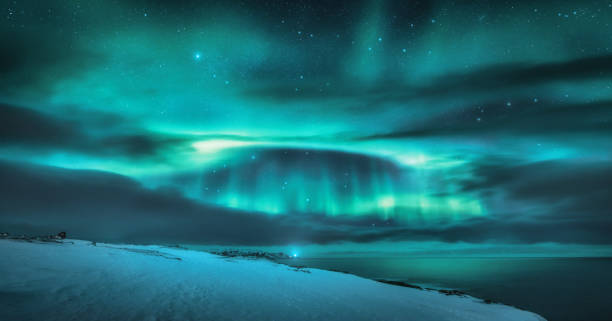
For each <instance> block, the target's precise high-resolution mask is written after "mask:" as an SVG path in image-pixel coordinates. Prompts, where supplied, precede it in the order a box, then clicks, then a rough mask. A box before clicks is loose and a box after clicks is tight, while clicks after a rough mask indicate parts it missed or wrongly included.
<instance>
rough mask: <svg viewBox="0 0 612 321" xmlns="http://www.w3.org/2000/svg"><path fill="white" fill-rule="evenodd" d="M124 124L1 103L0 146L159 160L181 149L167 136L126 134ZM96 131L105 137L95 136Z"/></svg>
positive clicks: (94, 115)
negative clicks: (55, 113) (58, 114)
mask: <svg viewBox="0 0 612 321" xmlns="http://www.w3.org/2000/svg"><path fill="white" fill-rule="evenodd" d="M67 119H70V120H67ZM124 122H127V120H122V119H120V118H116V117H113V116H111V115H108V114H104V113H97V112H87V113H83V112H80V114H79V117H77V118H72V119H71V117H70V116H68V117H62V118H60V117H56V116H54V115H51V114H47V113H43V112H39V111H36V110H33V109H28V108H23V107H16V106H11V105H7V104H0V147H16V148H22V149H27V150H35V151H37V152H49V151H70V152H74V153H81V154H88V155H95V156H102V157H105V156H108V157H110V156H112V157H124V158H143V157H155V158H158V159H160V160H162V159H163V155H162V151H165V150H167V149H171V148H180V147H181V146H182V144H184V143H185V142H186V140H185V139H182V138H180V137H166V136H161V135H157V134H153V133H149V132H147V131H144V130H138V129H130V130H127V131H125V130H122V129H121V124H123V123H124ZM96 132H104V134H103V135H97V134H94V133H96ZM98 136H100V137H98ZM184 148H188V147H184Z"/></svg>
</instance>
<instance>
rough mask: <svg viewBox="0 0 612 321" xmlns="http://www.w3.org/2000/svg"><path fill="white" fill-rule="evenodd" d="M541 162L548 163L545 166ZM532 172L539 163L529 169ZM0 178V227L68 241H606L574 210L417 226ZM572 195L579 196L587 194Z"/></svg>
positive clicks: (130, 188)
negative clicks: (60, 234) (62, 233)
mask: <svg viewBox="0 0 612 321" xmlns="http://www.w3.org/2000/svg"><path fill="white" fill-rule="evenodd" d="M542 166H543V167H547V166H546V164H542ZM538 168H540V169H541V168H542V167H537V168H534V169H533V171H534V172H536V171H537V170H538ZM600 174H601V172H600ZM593 175H594V174H593ZM0 176H1V177H2V178H3V180H2V182H1V184H0V228H1V229H3V230H9V231H11V232H13V233H17V232H24V233H50V232H53V231H57V230H67V231H68V232H69V233H70V234H71V235H72V236H73V237H78V238H84V239H92V240H104V241H123V242H166V243H211V244H212V243H215V244H242V245H247V244H250V245H272V244H289V243H320V244H326V243H332V242H340V241H353V242H372V241H378V240H392V241H399V240H413V241H414V240H441V241H448V242H458V241H464V242H475V243H480V242H487V241H492V242H510V243H534V242H571V243H604V244H610V243H612V237H610V235H609V233H608V231H609V230H610V228H612V219H610V218H609V213H603V212H602V213H600V214H598V216H595V217H593V216H588V215H586V214H584V213H574V214H573V215H565V216H561V217H558V218H557V219H552V218H553V216H554V215H552V214H553V213H550V214H551V217H550V219H537V218H524V217H516V218H512V216H511V215H495V214H492V215H491V216H490V217H483V218H475V219H471V220H465V221H460V222H458V223H454V224H451V225H448V224H446V225H439V226H422V227H419V228H417V227H406V226H405V225H402V224H400V223H397V222H394V221H392V220H389V221H384V220H380V219H376V218H374V217H368V216H365V217H354V216H338V217H326V216H324V215H318V214H311V215H297V214H296V215H290V214H286V215H276V216H270V215H266V214H263V213H249V212H243V211H238V210H232V209H227V208H221V207H216V206H210V205H204V204H202V203H199V202H197V201H194V200H191V199H188V198H185V197H184V196H182V195H181V194H180V193H179V192H177V191H176V190H171V189H155V190H151V189H146V188H144V187H142V186H141V185H140V184H139V183H137V182H136V181H134V180H132V179H129V178H126V177H123V176H120V175H115V174H109V173H104V172H97V171H83V170H67V169H60V168H54V167H47V166H34V165H17V164H14V163H7V162H1V163H0ZM502 176H503V177H502ZM502 176H500V177H497V178H495V177H491V178H489V180H488V181H483V182H482V183H480V184H482V185H480V186H481V188H485V186H497V187H500V186H502V187H503V186H508V185H509V183H508V182H509V180H511V179H509V178H507V177H505V176H504V175H502ZM576 176H580V175H576ZM576 176H571V177H568V178H567V181H566V182H564V183H566V184H569V183H573V184H575V185H576V186H580V184H581V182H586V183H587V184H589V183H592V184H595V185H596V186H586V187H585V188H590V187H593V188H603V190H602V191H601V193H602V194H609V187H607V186H605V185H604V184H605V183H606V182H608V179H609V178H610V176H609V175H608V176H603V178H601V179H595V180H592V179H591V178H592V176H585V177H584V178H583V180H581V181H576ZM535 181H536V182H537V179H536V180H535ZM596 182H599V183H596ZM532 183H533V182H532ZM525 184H530V182H525ZM550 184H551V185H550V186H547V187H548V188H547V189H545V190H547V191H548V192H543V191H542V189H543V188H544V187H543V186H541V185H537V184H535V185H534V186H533V193H534V194H538V193H540V195H541V196H542V195H546V194H547V193H549V194H550V197H551V198H552V199H562V197H563V195H565V193H568V194H570V192H577V191H578V190H579V189H580V188H579V187H576V188H575V189H571V188H570V187H567V185H562V186H563V187H560V188H559V187H557V188H556V189H555V188H554V186H557V184H559V182H557V181H553V182H551V183H550ZM524 186H526V185H520V186H519V187H516V188H514V190H509V191H508V192H509V193H510V194H511V195H512V196H513V197H517V198H520V199H521V200H525V201H550V200H549V199H548V198H547V197H548V196H547V197H545V198H544V199H537V198H533V197H532V198H531V199H527V198H525V197H523V195H522V194H521V193H525V191H523V190H522V189H521V188H523V187H524ZM475 187H476V186H471V187H470V188H475ZM568 189H569V190H568ZM589 190H590V189H589ZM573 194H574V195H573V197H574V198H578V199H579V198H580V197H581V196H580V195H586V194H587V193H586V192H585V193H582V194H579V195H575V194H578V193H573ZM553 195H555V196H553ZM602 205H603V204H599V205H598V207H596V208H600V207H601V206H602ZM555 210H557V209H555ZM555 215H556V214H555ZM554 217H556V216H554Z"/></svg>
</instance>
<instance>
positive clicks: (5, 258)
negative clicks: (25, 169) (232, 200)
mask: <svg viewBox="0 0 612 321" xmlns="http://www.w3.org/2000/svg"><path fill="white" fill-rule="evenodd" d="M0 255H1V256H2V260H0V306H2V308H1V309H0V319H1V320H415V321H428V320H449V321H450V320H452V321H461V320H472V321H478V320H482V321H495V320H497V321H503V320H520V321H530V320H534V321H535V320H538V321H541V320H544V319H543V318H541V317H540V316H538V315H536V314H534V313H531V312H528V311H523V310H519V309H516V308H513V307H509V306H505V305H501V304H485V303H483V302H482V300H480V299H476V298H472V297H469V296H466V297H460V296H447V295H444V294H440V293H438V292H435V291H423V290H418V289H412V288H407V287H400V286H394V285H390V284H384V283H380V282H376V281H373V280H368V279H364V278H360V277H357V276H354V275H350V274H343V273H337V272H330V271H323V270H317V269H295V268H291V267H288V266H285V265H280V264H276V263H273V262H270V261H266V260H249V259H241V258H225V257H221V256H216V255H213V254H209V253H204V252H199V251H191V250H185V249H180V248H171V247H161V246H136V245H117V244H100V243H98V244H97V245H93V243H91V242H87V241H79V240H67V242H65V243H64V244H57V243H29V242H24V241H15V240H0Z"/></svg>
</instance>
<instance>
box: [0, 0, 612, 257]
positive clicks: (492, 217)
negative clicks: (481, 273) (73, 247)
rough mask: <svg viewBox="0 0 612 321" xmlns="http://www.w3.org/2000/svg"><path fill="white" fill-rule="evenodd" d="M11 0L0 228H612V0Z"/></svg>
mask: <svg viewBox="0 0 612 321" xmlns="http://www.w3.org/2000/svg"><path fill="white" fill-rule="evenodd" d="M0 8H1V9H2V16H1V18H2V19H1V20H0V37H1V39H2V51H1V53H0V178H1V180H2V183H0V229H3V230H4V229H6V230H10V231H19V232H24V233H26V232H28V233H33V232H45V231H47V230H54V229H58V230H59V229H62V230H68V231H69V232H70V233H71V234H72V235H76V236H77V237H82V238H90V239H91V238H94V239H96V238H97V239H107V240H111V241H138V242H155V241H158V242H175V243H178V242H184V243H194V244H200V243H201V244H205V243H211V244H239V245H275V246H276V245H278V246H282V245H288V244H323V245H326V244H349V243H350V244H360V246H363V245H364V244H365V245H367V244H374V243H377V242H382V243H385V244H402V242H423V244H425V243H427V244H430V243H431V242H441V243H447V244H464V243H465V244H504V246H507V245H508V244H511V245H512V244H513V245H516V246H517V247H521V246H524V245H526V244H533V243H542V244H547V243H549V244H553V245H554V246H564V245H567V246H572V247H575V246H579V247H581V246H587V247H588V246H593V247H597V246H608V245H609V244H611V243H612V236H611V234H610V233H609V231H611V230H612V216H611V213H610V204H611V203H610V197H611V195H612V193H611V190H610V186H612V165H611V164H612V163H611V162H610V161H611V159H612V154H611V151H612V146H611V142H612V139H611V138H612V122H611V120H612V53H611V50H612V26H611V23H612V2H609V1H580V2H569V1H568V2H563V1H558V2H557V1H556V2H549V1H505V2H496V1H432V2H417V1H320V2H319V1H289V2H282V1H245V2H239V1H222V2H221V1H220V2H214V1H210V2H207V1H186V0H185V1H145V0H131V1H57V0H53V1H17V0H15V1H4V2H3V3H2V5H1V6H0Z"/></svg>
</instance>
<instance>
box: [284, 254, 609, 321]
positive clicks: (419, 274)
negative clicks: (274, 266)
mask: <svg viewBox="0 0 612 321" xmlns="http://www.w3.org/2000/svg"><path fill="white" fill-rule="evenodd" d="M283 263H286V264H290V265H302V266H307V267H311V268H320V269H327V270H340V271H346V272H350V273H353V274H356V275H359V276H363V277H367V278H372V279H389V280H397V281H403V282H406V283H410V284H417V285H421V286H428V287H435V288H445V289H457V290H462V291H464V292H467V293H468V294H470V295H472V296H475V297H478V298H482V299H492V300H494V301H498V302H502V303H505V304H509V305H513V306H517V307H520V308H523V309H526V310H529V311H533V312H536V313H538V314H540V315H541V316H543V317H545V318H546V319H547V320H549V321H587V320H589V321H604V320H606V321H609V320H612V258H396V257H394V258H319V259H301V258H300V259H292V260H287V261H284V262H283Z"/></svg>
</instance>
